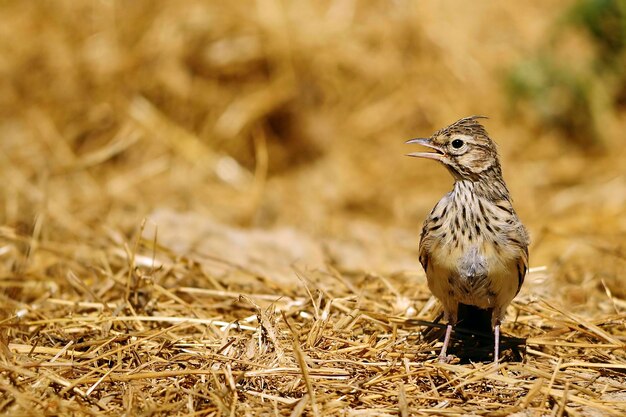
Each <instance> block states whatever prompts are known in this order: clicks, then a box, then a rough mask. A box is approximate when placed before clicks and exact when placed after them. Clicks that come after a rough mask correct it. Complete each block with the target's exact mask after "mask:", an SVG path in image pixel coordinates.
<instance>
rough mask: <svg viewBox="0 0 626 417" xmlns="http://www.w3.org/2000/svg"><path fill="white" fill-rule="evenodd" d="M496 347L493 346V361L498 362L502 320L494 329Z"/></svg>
mask: <svg viewBox="0 0 626 417" xmlns="http://www.w3.org/2000/svg"><path fill="white" fill-rule="evenodd" d="M493 333H494V339H495V341H494V348H493V361H494V363H498V359H499V356H500V322H497V323H496V325H495V327H494V329H493Z"/></svg>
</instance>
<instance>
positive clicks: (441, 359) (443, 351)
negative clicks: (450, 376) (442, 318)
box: [439, 323, 452, 362]
mask: <svg viewBox="0 0 626 417" xmlns="http://www.w3.org/2000/svg"><path fill="white" fill-rule="evenodd" d="M451 334H452V324H451V323H448V326H447V327H446V336H445V337H444V338H443V347H442V348H441V353H439V362H448V355H447V354H446V352H447V350H448V344H449V343H450V335H451Z"/></svg>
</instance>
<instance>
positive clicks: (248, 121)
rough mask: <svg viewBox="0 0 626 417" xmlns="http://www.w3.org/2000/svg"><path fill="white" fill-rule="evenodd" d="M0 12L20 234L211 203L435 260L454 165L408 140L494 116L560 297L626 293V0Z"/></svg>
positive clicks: (513, 183)
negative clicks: (432, 236)
mask: <svg viewBox="0 0 626 417" xmlns="http://www.w3.org/2000/svg"><path fill="white" fill-rule="evenodd" d="M0 21H1V22H2V24H0V179H1V183H2V185H1V186H0V203H1V204H0V223H1V224H2V225H3V226H2V233H1V234H0V235H1V237H2V239H3V240H5V241H6V240H7V239H9V240H10V239H15V238H16V236H17V237H23V238H30V237H34V238H35V239H34V240H36V241H37V242H40V243H41V244H44V243H46V242H47V243H48V245H52V246H55V247H58V248H59V250H61V249H62V248H64V247H74V246H72V245H81V244H85V243H86V242H88V243H89V244H90V245H91V247H102V248H106V247H107V246H110V245H113V244H115V242H119V241H120V239H121V240H124V239H126V240H130V239H131V237H132V236H133V234H135V233H136V232H137V230H138V227H139V225H140V224H141V221H142V219H143V218H145V217H148V218H156V219H159V218H161V219H162V221H163V222H167V221H173V220H172V218H173V217H176V216H187V215H188V214H189V213H192V216H195V217H193V218H194V219H196V220H197V219H207V220H206V221H207V222H209V221H210V222H214V223H215V224H219V225H223V227H228V228H235V229H233V230H238V231H241V230H244V231H245V230H265V231H267V230H276V229H277V228H280V229H281V230H291V231H295V232H297V233H298V235H297V236H300V235H299V234H302V236H307V239H311V240H312V241H313V242H315V243H316V244H317V243H320V245H321V246H322V247H323V248H324V251H323V252H324V254H325V255H324V256H327V260H330V261H332V262H335V263H336V264H337V265H338V266H339V267H341V268H342V269H344V270H374V271H390V272H393V271H400V270H404V269H415V270H418V269H419V266H418V263H417V245H418V235H419V231H420V228H421V223H422V221H423V219H424V217H425V216H426V214H427V213H428V212H429V210H430V209H431V207H432V206H433V205H434V204H435V203H436V202H437V201H438V200H439V198H440V197H441V196H442V195H443V194H444V193H445V192H447V191H448V190H449V189H450V188H451V184H452V179H451V177H450V176H449V174H448V173H447V172H446V171H445V169H444V168H442V167H440V166H438V165H437V164H435V163H434V162H432V161H425V160H415V159H412V158H407V157H405V156H404V154H406V153H407V152H411V151H414V149H412V148H410V147H408V145H405V144H404V142H405V141H406V140H407V139H409V138H412V137H416V136H428V135H430V134H431V133H432V132H433V131H435V130H437V129H439V128H441V127H443V126H445V125H447V124H450V123H452V122H453V121H455V120H457V119H459V118H461V117H465V116H468V115H473V114H480V115H485V116H488V117H489V119H488V120H486V121H485V124H486V126H487V129H488V131H489V133H490V134H491V136H492V137H493V138H494V139H495V140H496V142H497V143H498V145H499V149H500V154H501V159H502V164H503V169H504V175H505V179H506V180H507V183H508V185H509V188H510V190H511V193H512V195H513V198H514V202H515V207H516V209H517V211H518V214H519V215H520V217H521V218H522V220H523V221H524V223H526V224H527V226H528V228H529V231H530V233H531V237H532V240H533V246H532V247H531V266H532V267H535V268H536V270H539V271H548V272H549V274H550V277H551V280H550V281H549V284H548V285H543V284H542V286H541V288H542V291H544V292H552V291H555V289H556V288H557V286H558V288H559V289H560V291H561V292H559V294H558V296H559V298H561V297H563V298H564V301H566V302H568V303H570V305H572V306H576V305H578V304H580V305H585V304H587V303H588V302H589V301H590V300H589V298H590V297H600V298H601V297H605V294H606V293H609V294H610V293H612V294H613V295H615V296H618V297H622V298H623V297H626V289H625V286H624V285H623V283H624V279H625V277H624V270H625V269H624V266H625V265H624V263H625V259H626V239H625V235H626V168H625V165H626V151H625V149H624V145H625V142H624V131H626V2H624V1H621V0H541V1H538V0H530V1H525V2H493V1H486V0H485V1H482V0H481V1H472V2H461V1H450V0H443V1H437V2H427V1H411V0H396V1H393V2H388V1H357V0H332V1H312V0H310V1H309V0H303V1H297V2H290V1H281V0H257V1H236V2H223V1H194V0H188V1H183V2H179V1H166V0H156V1H155V0H150V1H148V0H143V1H127V2H122V1H114V0H94V1H75V0H57V1H2V2H0ZM209 219H210V220H209ZM197 221H199V222H201V220H197ZM154 222H155V223H158V221H156V220H154ZM173 222H174V223H176V221H175V220H174V221H173ZM188 229H198V230H199V229H202V228H197V227H195V226H190V227H188ZM229 230H230V229H229ZM295 232H294V233H295ZM159 233H160V232H159ZM116 236H117V237H116ZM243 236H247V235H245V234H244V235H243ZM290 236H291V237H290V239H294V241H299V239H300V238H299V237H297V236H296V237H295V238H294V237H293V235H290ZM199 238H201V236H200V237H199ZM116 239H117V240H116ZM164 239H165V240H168V239H169V242H174V243H171V244H170V246H172V245H175V242H176V239H180V240H185V239H188V237H185V236H184V235H183V232H182V229H176V228H174V229H173V231H172V232H171V233H170V236H169V237H168V236H167V233H165V234H164ZM244 239H245V237H244ZM303 239H304V238H303ZM270 241H271V239H270ZM300 243H301V242H300ZM25 251H26V249H24V248H22V252H25ZM23 256H24V253H20V252H19V250H13V249H11V250H9V249H7V250H3V251H2V253H1V254H0V257H2V265H3V270H4V271H3V275H4V276H5V277H8V276H13V275H11V274H13V272H11V271H15V270H16V268H17V267H16V265H17V264H19V262H20V259H21V257H23ZM66 256H67V257H69V258H70V259H73V261H76V259H80V256H81V254H80V253H79V252H76V251H72V254H71V255H66ZM63 262H67V260H64V261H63ZM58 263H62V262H61V261H58V260H57V261H50V262H49V264H47V265H48V266H49V268H48V269H45V268H44V269H38V270H39V271H43V272H41V273H42V274H44V275H45V274H49V275H54V274H55V273H59V272H58V271H57V269H55V268H58ZM55 265H56V266H55ZM544 267H545V268H544ZM563 284H570V285H567V286H564V285H563ZM590 289H592V290H594V291H590Z"/></svg>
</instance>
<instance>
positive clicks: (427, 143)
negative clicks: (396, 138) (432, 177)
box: [406, 138, 444, 161]
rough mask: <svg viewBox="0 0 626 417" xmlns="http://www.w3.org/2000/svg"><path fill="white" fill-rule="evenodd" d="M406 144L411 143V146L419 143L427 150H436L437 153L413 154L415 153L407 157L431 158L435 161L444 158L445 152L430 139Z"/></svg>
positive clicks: (410, 141) (411, 141)
mask: <svg viewBox="0 0 626 417" xmlns="http://www.w3.org/2000/svg"><path fill="white" fill-rule="evenodd" d="M406 143H409V144H412V143H417V144H418V145H422V146H425V147H427V148H430V149H434V150H435V152H413V153H409V154H407V156H414V157H417V158H429V159H434V160H436V161H442V160H443V156H444V153H443V150H441V148H440V147H439V146H437V145H434V144H433V143H432V141H431V140H430V139H428V138H416V139H411V140H407V141H406Z"/></svg>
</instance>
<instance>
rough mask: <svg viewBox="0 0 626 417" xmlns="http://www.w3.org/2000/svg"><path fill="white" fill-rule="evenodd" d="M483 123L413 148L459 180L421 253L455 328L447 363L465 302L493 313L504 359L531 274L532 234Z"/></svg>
mask: <svg viewBox="0 0 626 417" xmlns="http://www.w3.org/2000/svg"><path fill="white" fill-rule="evenodd" d="M479 118H480V117H479V116H471V117H466V118H464V119H461V120H458V121H456V122H454V123H453V124H451V125H450V126H448V127H445V128H443V129H441V130H439V131H437V132H435V133H434V134H433V135H432V136H431V137H430V138H419V139H411V140H409V141H408V142H407V143H417V144H420V145H422V146H426V147H428V148H431V149H433V150H434V152H416V153H411V154H409V156H415V157H420V158H429V159H434V160H436V161H439V162H441V163H442V164H443V165H444V166H445V167H446V168H447V169H448V171H450V173H451V174H452V176H453V177H454V188H453V190H452V191H451V192H449V193H448V194H446V195H445V196H444V197H443V198H442V199H441V200H440V201H439V203H437V205H436V206H435V207H434V208H433V210H432V211H431V212H430V214H429V216H428V218H427V219H426V221H425V222H424V226H423V228H422V234H421V238H420V248H419V253H420V263H421V264H422V266H423V267H424V270H425V271H426V277H427V279H428V287H429V288H430V290H431V291H432V293H433V294H434V295H435V296H436V297H437V298H438V299H439V300H440V301H441V303H442V305H443V310H444V318H445V319H446V320H447V322H448V325H447V327H446V334H445V338H444V342H443V347H442V349H441V354H440V355H439V359H440V360H441V361H446V360H447V356H446V350H447V348H448V344H449V342H450V335H451V333H452V326H454V325H455V324H456V322H457V319H458V311H459V303H462V304H465V305H468V306H475V307H478V308H480V309H486V310H490V311H491V325H492V327H493V328H494V334H495V346H494V361H495V362H497V361H498V356H499V350H500V322H501V321H502V319H503V318H504V314H505V311H506V308H507V306H508V305H509V304H510V303H511V301H512V300H513V298H514V297H515V296H516V295H517V293H518V292H519V290H520V288H521V286H522V283H523V282H524V275H526V270H527V269H528V234H527V233H526V229H525V228H524V226H523V225H522V223H521V222H520V220H519V219H518V218H517V215H516V214H515V210H513V206H512V204H511V197H510V196H509V190H508V189H507V188H506V185H505V183H504V180H503V179H502V170H501V168H500V162H499V160H498V153H497V150H496V145H495V143H494V142H493V141H492V140H491V139H490V138H489V136H488V135H487V132H486V130H485V128H484V127H483V126H482V125H481V124H480V123H479V122H478V119H479Z"/></svg>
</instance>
